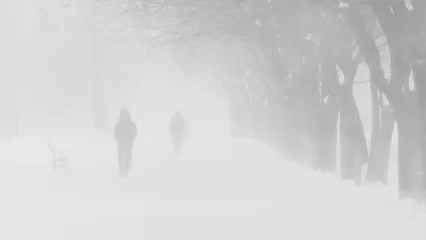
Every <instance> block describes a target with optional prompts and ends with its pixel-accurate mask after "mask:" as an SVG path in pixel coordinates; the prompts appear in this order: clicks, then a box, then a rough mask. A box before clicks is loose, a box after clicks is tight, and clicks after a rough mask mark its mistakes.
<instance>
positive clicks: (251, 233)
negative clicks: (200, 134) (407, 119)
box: [0, 136, 426, 240]
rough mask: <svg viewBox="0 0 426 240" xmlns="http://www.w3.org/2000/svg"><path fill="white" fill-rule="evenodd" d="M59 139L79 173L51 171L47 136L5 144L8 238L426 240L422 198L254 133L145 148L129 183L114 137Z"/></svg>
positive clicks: (2, 220) (0, 210) (3, 209)
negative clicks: (364, 182)
mask: <svg viewBox="0 0 426 240" xmlns="http://www.w3.org/2000/svg"><path fill="white" fill-rule="evenodd" d="M198 143H199V144H198V145H200V146H201V145H203V143H202V141H201V142H200V141H199V142H198ZM56 144H57V145H58V146H60V147H61V148H62V149H63V150H64V151H65V152H66V153H67V154H68V156H69V157H70V162H71V169H70V171H69V172H61V173H57V174H53V173H52V172H51V168H50V162H49V161H50V158H49V152H48V149H47V148H46V146H44V145H43V143H42V141H41V140H40V139H37V138H25V139H17V140H12V141H8V142H2V143H1V144H0V239H7V240H13V239H25V240H26V239H43V240H49V239H55V240H60V239H76V240H85V239H90V240H95V239H102V240H111V239H114V240H115V239H126V240H130V239H147V240H154V239H161V240H166V239H167V240H169V239H185V240H191V239H194V240H195V239H196V240H200V239H220V240H225V239H232V240H235V239H245V240H247V239H268V240H273V239H303V240H304V239H328V240H333V239H338V240H341V239H345V240H348V239H357V240H359V239H363V240H368V239H374V240H378V239H386V240H394V239H395V240H396V239H398V240H400V239H410V240H416V239H419V240H420V239H421V240H423V239H426V233H425V231H426V230H425V229H426V227H425V226H426V213H425V210H424V208H423V207H422V206H420V205H418V204H416V203H414V202H411V201H408V200H404V201H399V200H398V199H397V197H396V195H395V194H394V192H393V191H391V190H389V188H387V187H379V186H363V187H360V188H356V187H355V186H354V185H353V184H352V183H349V182H343V181H341V180H339V179H337V178H336V177H334V176H331V175H325V174H319V173H313V172H311V171H310V170H309V169H307V168H304V167H299V166H297V165H294V164H292V163H290V162H288V161H285V160H281V159H280V157H279V156H278V154H276V153H274V151H273V150H271V149H269V148H268V147H267V146H265V145H264V144H262V143H259V142H255V141H252V140H229V139H228V140H222V141H220V144H215V145H214V147H211V148H208V147H203V148H199V150H198V151H195V148H192V149H187V151H186V153H185V154H184V156H182V157H175V156H173V155H172V154H171V153H169V151H168V150H164V151H158V149H157V150H155V151H149V149H147V147H145V148H139V147H138V148H137V149H136V150H135V159H134V166H133V169H132V171H131V175H130V176H129V178H127V179H121V178H119V177H118V170H117V164H116V159H115V147H114V142H113V141H112V139H110V138H108V137H106V136H84V137H82V136H80V137H67V138H62V139H57V140H56Z"/></svg>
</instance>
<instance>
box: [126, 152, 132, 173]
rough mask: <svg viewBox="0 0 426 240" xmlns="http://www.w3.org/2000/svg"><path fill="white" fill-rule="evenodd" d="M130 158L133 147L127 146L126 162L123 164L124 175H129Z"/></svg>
mask: <svg viewBox="0 0 426 240" xmlns="http://www.w3.org/2000/svg"><path fill="white" fill-rule="evenodd" d="M132 160H133V149H132V148H128V149H126V164H125V171H126V176H127V175H129V171H130V168H131V167H132Z"/></svg>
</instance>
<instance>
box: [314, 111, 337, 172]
mask: <svg viewBox="0 0 426 240" xmlns="http://www.w3.org/2000/svg"><path fill="white" fill-rule="evenodd" d="M337 122H338V111H337V109H336V108H335V107H334V106H331V104H330V103H322V104H321V106H320V109H319V115H318V119H317V126H316V132H315V136H316V139H315V143H316V146H315V154H314V155H315V156H316V160H315V166H314V167H315V168H316V169H317V170H321V171H327V172H332V173H335V172H336V148H337Z"/></svg>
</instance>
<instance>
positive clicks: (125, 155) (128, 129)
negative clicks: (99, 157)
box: [114, 108, 137, 176]
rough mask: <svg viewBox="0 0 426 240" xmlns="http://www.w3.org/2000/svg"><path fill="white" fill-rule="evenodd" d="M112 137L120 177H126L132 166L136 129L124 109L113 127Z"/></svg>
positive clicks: (128, 113)
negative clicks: (113, 137) (114, 142)
mask: <svg viewBox="0 0 426 240" xmlns="http://www.w3.org/2000/svg"><path fill="white" fill-rule="evenodd" d="M114 136H115V140H116V141H117V154H118V165H119V167H120V176H128V174H129V171H130V167H131V165H132V155H133V143H134V141H135V139H136V137H137V127H136V124H135V123H134V122H133V121H132V118H131V115H130V112H129V110H128V109H126V108H122V109H121V110H120V118H119V121H118V122H117V123H116V124H115V127H114Z"/></svg>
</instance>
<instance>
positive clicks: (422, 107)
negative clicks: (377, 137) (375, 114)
mask: <svg viewBox="0 0 426 240" xmlns="http://www.w3.org/2000/svg"><path fill="white" fill-rule="evenodd" d="M416 63H417V64H416V65H415V68H414V78H415V80H416V89H417V99H418V101H419V123H420V148H421V150H422V160H423V161H422V163H423V172H422V173H423V174H422V175H423V191H424V196H423V197H424V200H426V83H425V81H426V58H425V59H418V60H417V61H416Z"/></svg>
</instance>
